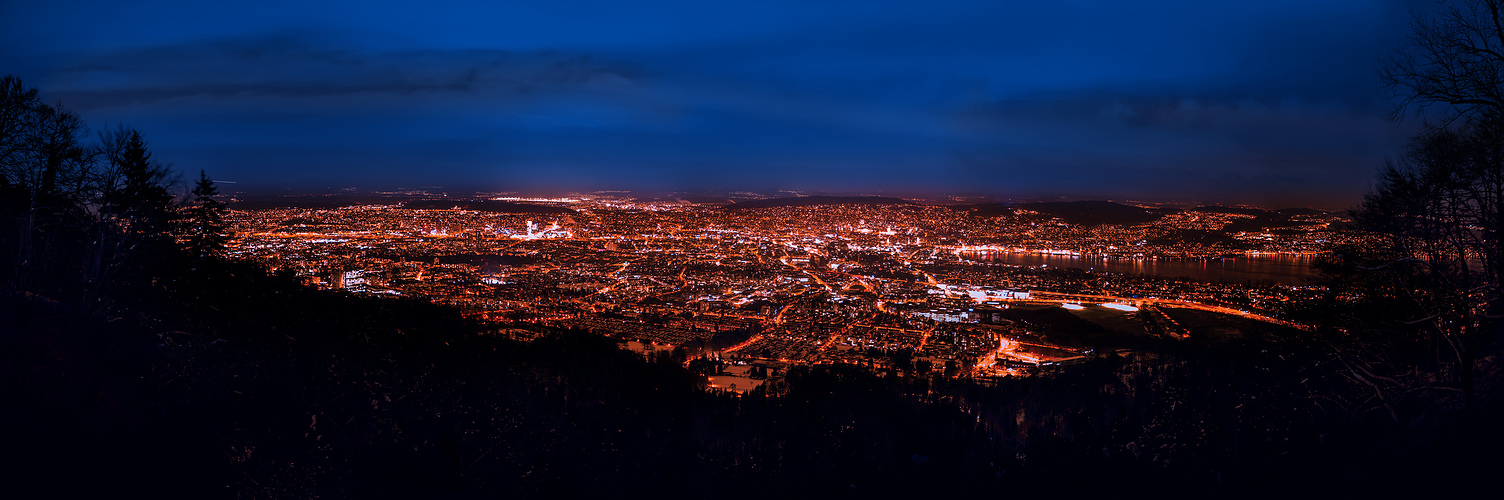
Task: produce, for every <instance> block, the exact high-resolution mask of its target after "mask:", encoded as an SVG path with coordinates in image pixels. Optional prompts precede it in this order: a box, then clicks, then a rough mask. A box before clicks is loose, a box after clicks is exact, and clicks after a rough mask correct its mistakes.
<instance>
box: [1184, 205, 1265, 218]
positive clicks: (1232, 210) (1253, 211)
mask: <svg viewBox="0 0 1504 500" xmlns="http://www.w3.org/2000/svg"><path fill="white" fill-rule="evenodd" d="M1192 210H1195V211H1197V212H1207V213H1213V214H1239V215H1252V216H1254V217H1260V216H1269V215H1272V212H1270V211H1268V210H1262V209H1257V208H1237V207H1221V206H1210V207H1196V208H1194V209H1192Z"/></svg>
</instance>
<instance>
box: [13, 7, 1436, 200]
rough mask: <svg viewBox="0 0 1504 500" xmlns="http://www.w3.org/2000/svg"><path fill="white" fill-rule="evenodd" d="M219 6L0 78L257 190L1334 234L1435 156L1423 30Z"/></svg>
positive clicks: (1163, 15) (87, 34) (30, 23)
mask: <svg viewBox="0 0 1504 500" xmlns="http://www.w3.org/2000/svg"><path fill="white" fill-rule="evenodd" d="M224 3H225V2H205V1H202V0H194V1H181V2H179V1H131V2H122V1H118V0H114V1H108V2H66V1H25V0H23V1H15V0H10V1H6V2H0V73H9V74H13V75H15V76H18V77H20V78H22V79H23V81H24V82H25V83H26V84H27V85H29V86H35V87H40V88H41V89H42V90H43V92H44V95H45V97H46V99H48V100H49V101H61V102H62V103H63V104H64V105H65V106H66V107H68V108H70V109H72V110H74V111H77V112H79V113H80V114H81V115H83V117H84V118H85V119H86V120H87V121H88V122H89V123H90V124H91V125H92V126H94V127H95V128H103V127H105V126H113V125H114V124H117V123H124V124H127V125H129V126H132V127H135V128H137V129H139V130H141V131H142V133H143V134H144V135H145V136H146V138H147V139H148V140H149V141H150V143H151V146H152V148H153V150H154V152H155V154H156V158H158V159H159V160H162V161H165V162H170V163H172V164H174V165H175V167H176V168H178V169H179V170H182V171H191V172H193V173H195V174H196V173H197V171H198V170H199V169H204V170H207V171H208V172H209V175H210V176H211V177H215V178H219V179H224V180H233V181H237V183H238V184H236V186H238V187H237V188H235V189H243V188H248V187H253V186H260V187H268V186H300V187H315V186H318V187H344V186H357V187H362V188H368V189H369V188H388V187H397V186H434V185H446V186H457V185H464V186H474V187H476V188H479V189H487V190H507V191H512V190H522V191H528V190H531V191H535V192H537V191H549V192H558V191H563V190H598V189H650V190H665V191H667V190H701V189H719V190H749V191H755V192H759V193H763V194H776V190H779V189H789V190H810V191H823V192H831V193H849V194H858V193H865V194H893V195H916V194H939V193H949V194H964V195H990V196H994V197H997V198H1002V199H1007V198H1012V199H1023V198H1040V199H1055V198H1056V197H1060V196H1065V197H1069V198H1104V199H1119V200H1143V201H1167V200H1181V201H1221V202H1249V203H1264V204H1311V205H1317V206H1327V207H1334V208H1342V207H1347V206H1352V205H1354V204H1355V203H1356V201H1357V199H1358V197H1359V196H1360V195H1361V194H1362V193H1363V192H1364V191H1365V190H1366V189H1367V188H1368V185H1369V183H1370V180H1371V179H1372V178H1373V174H1374V172H1375V171H1376V169H1378V168H1379V167H1380V166H1382V164H1383V162H1384V160H1385V158H1387V157H1393V156H1395V155H1396V154H1397V153H1398V152H1399V151H1400V150H1401V149H1402V148H1403V146H1404V144H1405V141H1406V138H1407V137H1408V136H1410V135H1411V134H1412V133H1413V131H1414V130H1415V129H1416V126H1417V123H1418V120H1408V121H1405V122H1403V123H1392V122H1388V121H1385V119H1384V117H1385V115H1386V113H1387V112H1388V111H1389V110H1390V109H1391V104H1390V102H1391V101H1390V100H1389V99H1388V97H1387V91H1386V90H1385V89H1383V88H1382V87H1381V86H1380V83H1379V81H1378V78H1377V76H1376V71H1375V66H1376V65H1377V64H1378V62H1379V61H1380V60H1381V59H1382V58H1383V57H1385V55H1387V54H1388V53H1390V52H1391V51H1392V50H1393V48H1394V47H1395V46H1396V44H1398V43H1400V42H1401V41H1402V40H1403V38H1404V35H1405V24H1406V21H1407V19H1408V10H1409V9H1411V8H1412V7H1424V6H1426V5H1429V3H1428V2H1423V1H1412V2H1402V1H1399V0H1366V1H1321V2H1311V1H1308V0H1302V1H1284V0H1260V1H1254V2H1208V1H1205V0H1197V1H1139V2H1114V3H1113V4H1112V5H1110V4H1109V3H1108V2H1077V1H1068V0H1066V1H1048V2H1044V1H1041V2H1011V1H1000V0H994V1H979V2H956V1H945V0H926V1H911V2H881V1H874V0H861V1H845V0H805V1H791V0H759V1H755V2H723V1H713V0H699V1H685V2H656V1H641V0H639V1H631V2H621V1H612V2H605V1H602V2H583V1H571V0H551V1H546V2H531V5H524V4H522V3H520V2H517V3H510V2H494V3H495V5H493V2H442V1H430V2H422V3H411V4H395V3H393V4H384V3H381V2H370V1H359V2H357V1H350V2H326V3H321V4H318V5H315V6H309V5H305V2H275V1H258V2H246V3H244V4H243V5H238V6H227V5H222V4H224ZM1234 4H1236V5H1234ZM1412 4H1413V5H1412Z"/></svg>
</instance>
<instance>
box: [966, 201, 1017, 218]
mask: <svg viewBox="0 0 1504 500" xmlns="http://www.w3.org/2000/svg"><path fill="white" fill-rule="evenodd" d="M951 208H954V209H956V210H967V211H970V212H971V214H972V215H975V216H977V217H997V216H999V215H1013V207H1011V206H1008V205H1005V204H1002V203H979V204H976V205H959V206H955V207H951Z"/></svg>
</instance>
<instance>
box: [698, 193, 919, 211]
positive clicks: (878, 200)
mask: <svg viewBox="0 0 1504 500" xmlns="http://www.w3.org/2000/svg"><path fill="white" fill-rule="evenodd" d="M913 204H914V202H911V201H908V200H902V199H898V198H885V197H882V196H802V197H798V198H768V199H766V200H751V201H739V202H736V203H732V204H730V205H726V206H724V207H721V208H723V209H725V210H745V209H752V208H779V207H813V206H819V205H913Z"/></svg>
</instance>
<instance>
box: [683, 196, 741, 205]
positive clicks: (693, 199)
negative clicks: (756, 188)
mask: <svg viewBox="0 0 1504 500" xmlns="http://www.w3.org/2000/svg"><path fill="white" fill-rule="evenodd" d="M679 199H680V200H683V201H687V202H690V203H704V204H723V203H734V202H735V201H736V200H732V199H731V198H730V197H726V196H702V195H694V194H686V195H683V196H680V197H679Z"/></svg>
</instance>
